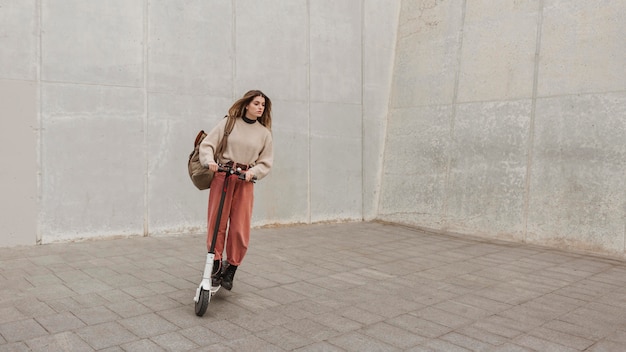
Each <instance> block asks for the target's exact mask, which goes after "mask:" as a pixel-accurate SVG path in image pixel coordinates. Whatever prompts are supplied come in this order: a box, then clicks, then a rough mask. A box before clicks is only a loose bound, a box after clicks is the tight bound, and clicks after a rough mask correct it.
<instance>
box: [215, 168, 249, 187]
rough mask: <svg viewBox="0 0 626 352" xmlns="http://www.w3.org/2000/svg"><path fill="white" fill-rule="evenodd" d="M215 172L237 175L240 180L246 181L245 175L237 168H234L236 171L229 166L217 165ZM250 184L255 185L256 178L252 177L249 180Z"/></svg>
mask: <svg viewBox="0 0 626 352" xmlns="http://www.w3.org/2000/svg"><path fill="white" fill-rule="evenodd" d="M217 171H218V172H225V173H227V174H231V175H237V176H238V178H239V179H240V180H244V181H245V179H246V173H245V172H243V171H242V170H241V168H239V167H238V168H236V169H233V168H232V167H230V166H224V165H219V166H218V168H217ZM250 182H252V183H255V182H256V176H253V177H252V179H251V180H250Z"/></svg>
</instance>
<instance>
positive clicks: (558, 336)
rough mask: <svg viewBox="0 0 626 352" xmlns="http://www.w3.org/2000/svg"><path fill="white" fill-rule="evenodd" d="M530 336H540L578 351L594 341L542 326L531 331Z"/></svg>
mask: <svg viewBox="0 0 626 352" xmlns="http://www.w3.org/2000/svg"><path fill="white" fill-rule="evenodd" d="M529 335H530V336H534V337H537V338H540V339H542V340H545V341H551V342H554V343H557V344H559V345H563V346H566V347H570V348H573V349H575V350H578V351H584V350H586V349H587V348H588V347H589V346H591V345H592V344H593V341H591V340H588V339H585V338H582V337H579V336H574V335H571V334H567V333H564V332H560V331H556V330H552V329H548V328H546V327H545V326H541V327H539V328H537V329H535V330H533V331H531V332H530V333H529Z"/></svg>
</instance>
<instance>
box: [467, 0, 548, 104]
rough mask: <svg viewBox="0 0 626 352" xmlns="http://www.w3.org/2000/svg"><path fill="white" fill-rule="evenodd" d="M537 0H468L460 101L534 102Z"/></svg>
mask: <svg viewBox="0 0 626 352" xmlns="http://www.w3.org/2000/svg"><path fill="white" fill-rule="evenodd" d="M538 3H539V1H538V0H526V1H515V2H513V1H496V2H494V1H488V0H468V1H467V7H466V14H465V21H464V23H465V25H464V27H463V49H462V54H461V66H460V74H459V91H458V99H457V101H459V102H467V101H485V100H501V99H518V98H530V97H532V94H533V77H534V68H535V64H534V60H535V50H536V42H537V21H538V12H539V5H538Z"/></svg>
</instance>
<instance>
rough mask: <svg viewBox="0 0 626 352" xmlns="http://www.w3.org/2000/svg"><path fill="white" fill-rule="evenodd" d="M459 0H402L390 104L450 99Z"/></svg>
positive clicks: (401, 105)
mask: <svg viewBox="0 0 626 352" xmlns="http://www.w3.org/2000/svg"><path fill="white" fill-rule="evenodd" d="M462 3H463V2H462V1H460V0H443V1H403V2H402V7H401V10H400V23H399V26H398V42H397V46H398V47H397V49H396V61H395V69H394V76H393V85H392V89H393V96H392V107H394V108H404V107H412V106H417V105H431V104H450V103H452V100H453V97H454V85H455V72H456V70H457V67H458V51H459V45H460V32H461V28H462V27H461V26H462V19H463V7H462Z"/></svg>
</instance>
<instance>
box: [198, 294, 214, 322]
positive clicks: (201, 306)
mask: <svg viewBox="0 0 626 352" xmlns="http://www.w3.org/2000/svg"><path fill="white" fill-rule="evenodd" d="M210 298H211V291H207V290H205V289H203V288H200V297H198V302H196V315H197V316H199V317H201V316H203V315H204V313H206V309H207V308H208V307H209V299H210Z"/></svg>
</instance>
